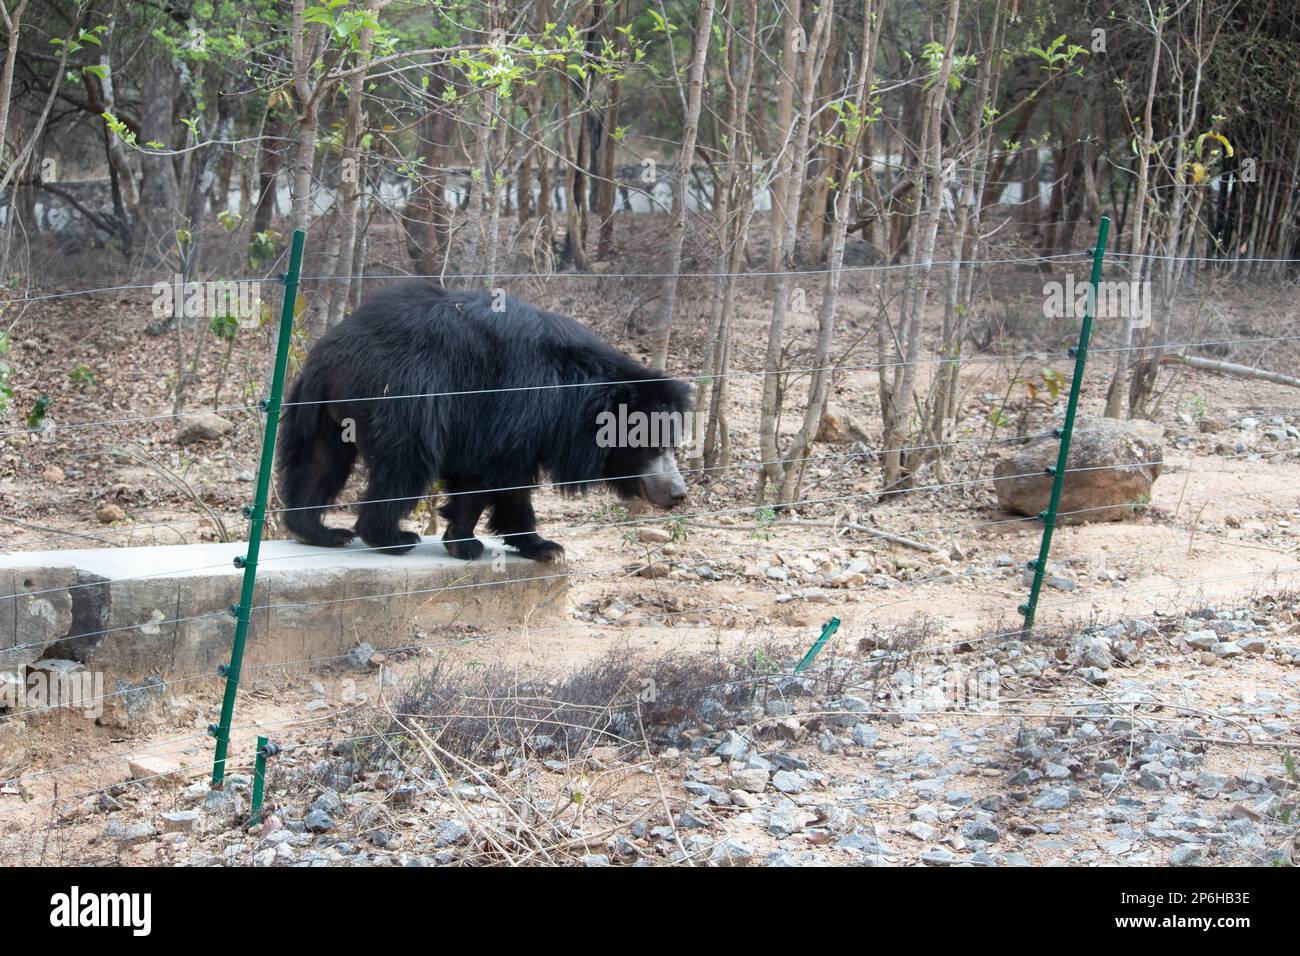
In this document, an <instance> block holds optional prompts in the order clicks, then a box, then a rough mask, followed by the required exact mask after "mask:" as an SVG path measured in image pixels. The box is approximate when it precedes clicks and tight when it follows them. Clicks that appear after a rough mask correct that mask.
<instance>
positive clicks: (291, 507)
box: [276, 366, 357, 548]
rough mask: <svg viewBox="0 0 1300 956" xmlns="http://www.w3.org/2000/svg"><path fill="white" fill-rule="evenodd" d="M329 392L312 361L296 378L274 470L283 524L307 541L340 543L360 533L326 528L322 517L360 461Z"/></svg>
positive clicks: (310, 542) (338, 545)
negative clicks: (334, 415) (337, 422)
mask: <svg viewBox="0 0 1300 956" xmlns="http://www.w3.org/2000/svg"><path fill="white" fill-rule="evenodd" d="M327 400H328V396H327V395H326V394H325V389H324V388H323V387H322V386H321V384H320V383H319V382H318V378H317V376H315V375H313V374H312V369H311V367H310V366H308V367H307V368H306V369H304V370H303V372H302V374H301V375H299V376H298V380H297V381H296V382H294V383H293V388H291V389H290V390H289V398H288V401H287V402H286V403H285V409H284V414H283V416H282V417H281V419H280V429H279V431H280V435H279V441H278V442H277V448H276V473H277V474H278V476H279V479H280V481H279V484H280V500H281V503H282V505H283V507H284V509H285V510H284V523H285V527H287V528H288V529H289V532H290V533H291V534H292V535H293V536H294V537H295V538H297V539H298V540H299V541H301V542H303V543H304V544H315V545H321V546H324V547H334V548H337V547H341V546H343V545H345V544H347V543H348V542H349V541H351V540H352V539H353V538H354V537H356V533H355V532H354V531H353V530H352V529H351V528H327V527H326V526H325V524H324V522H323V521H322V520H321V519H322V518H323V517H324V515H325V513H326V511H327V510H333V509H329V508H328V506H329V505H331V504H333V503H334V499H335V498H336V497H338V494H339V492H340V491H342V490H343V486H344V485H345V484H347V480H348V475H350V474H351V473H352V465H353V463H354V462H355V461H356V454H357V452H356V445H355V444H353V443H352V442H351V441H349V440H346V439H347V438H348V437H349V436H346V435H344V434H343V433H342V432H341V431H340V430H339V429H338V428H336V427H334V425H333V421H332V419H331V418H330V415H329V411H328V406H326V405H325V402H326V401H327Z"/></svg>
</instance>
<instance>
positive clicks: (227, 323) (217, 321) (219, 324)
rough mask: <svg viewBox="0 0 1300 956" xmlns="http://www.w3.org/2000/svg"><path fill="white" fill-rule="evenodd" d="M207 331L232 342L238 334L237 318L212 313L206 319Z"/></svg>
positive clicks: (224, 340)
mask: <svg viewBox="0 0 1300 956" xmlns="http://www.w3.org/2000/svg"><path fill="white" fill-rule="evenodd" d="M208 331H209V332H211V333H212V334H213V335H215V336H216V337H217V338H219V339H221V340H222V341H223V342H233V341H234V339H235V337H236V336H237V335H239V318H238V316H234V315H214V316H213V317H212V318H211V319H209V320H208Z"/></svg>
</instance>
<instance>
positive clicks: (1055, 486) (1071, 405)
mask: <svg viewBox="0 0 1300 956" xmlns="http://www.w3.org/2000/svg"><path fill="white" fill-rule="evenodd" d="M1109 233H1110V219H1109V218H1107V217H1106V216H1102V217H1101V222H1100V223H1098V225H1097V244H1096V245H1095V246H1094V247H1093V249H1092V278H1091V279H1090V280H1089V282H1088V304H1087V308H1086V309H1085V310H1084V313H1083V324H1082V325H1081V326H1079V344H1078V345H1077V346H1075V347H1074V348H1072V349H1070V355H1072V356H1073V357H1074V377H1073V378H1072V379H1071V380H1070V398H1069V401H1067V402H1066V406H1065V423H1064V424H1063V425H1062V426H1061V427H1060V428H1058V429H1056V435H1057V437H1058V438H1060V440H1061V448H1060V451H1059V452H1058V453H1057V456H1056V464H1055V465H1054V466H1051V467H1049V468H1048V469H1047V473H1048V474H1049V475H1051V476H1052V496H1051V498H1050V499H1049V500H1048V504H1047V510H1046V511H1043V512H1040V513H1039V515H1038V518H1039V520H1040V521H1042V522H1043V540H1042V541H1041V542H1040V544H1039V546H1038V558H1037V560H1034V561H1030V562H1029V565H1028V567H1029V569H1030V570H1031V571H1033V572H1034V581H1033V584H1031V585H1030V587H1029V600H1028V601H1026V602H1025V603H1024V604H1022V605H1020V607H1019V608H1018V609H1017V610H1019V611H1020V613H1021V614H1023V615H1024V617H1025V626H1024V630H1025V632H1026V633H1028V632H1029V631H1031V630H1032V629H1033V626H1034V615H1035V614H1036V613H1037V611H1038V595H1039V593H1040V592H1041V591H1042V589H1043V577H1044V575H1046V574H1047V556H1048V554H1049V552H1050V551H1051V547H1052V532H1053V531H1054V530H1056V512H1057V509H1058V508H1059V507H1060V504H1061V486H1062V485H1063V484H1064V482H1065V470H1066V465H1067V463H1068V462H1069V460H1070V438H1071V436H1072V435H1073V434H1074V418H1075V413H1076V412H1077V411H1078V408H1079V392H1080V390H1081V389H1082V387H1083V370H1084V366H1085V365H1086V364H1087V362H1088V340H1089V339H1090V338H1091V337H1092V320H1093V317H1094V316H1095V315H1096V309H1097V284H1098V283H1099V282H1101V260H1102V257H1103V256H1104V255H1105V253H1106V236H1107V235H1108V234H1109Z"/></svg>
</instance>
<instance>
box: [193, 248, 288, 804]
mask: <svg viewBox="0 0 1300 956" xmlns="http://www.w3.org/2000/svg"><path fill="white" fill-rule="evenodd" d="M303 239H304V236H303V232H302V230H301V229H297V230H295V231H294V234H293V245H292V247H291V249H290V252H289V271H288V272H286V273H285V274H284V276H283V277H282V278H283V279H284V304H283V305H282V306H281V308H280V331H279V338H278V339H277V341H276V346H275V371H274V372H273V373H272V374H271V395H270V397H269V398H267V399H265V400H264V401H263V402H262V403H261V404H262V407H263V408H264V409H265V411H266V431H265V433H264V434H263V436H262V464H261V467H260V468H259V469H258V472H257V492H256V497H255V498H254V499H253V506H252V507H251V508H245V509H244V514H245V515H247V516H248V518H249V524H248V553H247V555H246V556H244V557H241V558H235V567H237V568H243V569H244V585H243V589H242V590H241V591H240V594H239V603H238V604H232V605H231V606H230V613H231V614H232V615H233V616H234V618H235V640H234V645H233V646H232V648H231V651H230V663H229V664H227V665H224V666H223V667H222V668H221V672H222V673H223V674H224V675H225V678H226V694H225V697H223V698H222V701H221V722H220V723H217V724H213V725H212V726H211V727H209V728H208V732H209V733H211V734H212V735H213V736H214V737H216V738H217V752H216V755H215V756H214V757H213V761H212V787H213V789H214V790H215V789H216V788H218V787H220V786H221V780H222V778H223V777H225V775H226V754H227V753H228V752H229V750H230V721H231V719H232V718H233V717H234V713H235V691H237V690H238V689H239V670H240V667H242V666H243V663H244V641H245V640H246V639H247V638H248V616H249V612H250V610H251V608H252V606H253V589H254V587H255V586H256V584H257V554H258V551H259V550H260V549H261V546H262V526H263V525H264V524H265V523H266V498H267V495H268V494H269V493H270V489H271V462H272V459H273V458H274V457H275V432H276V429H277V427H278V426H279V424H280V401H281V398H282V396H283V395H284V374H285V369H286V367H287V366H288V364H289V341H290V339H291V338H292V336H293V312H294V303H295V302H296V300H297V298H298V276H299V274H300V273H301V271H302V244H303Z"/></svg>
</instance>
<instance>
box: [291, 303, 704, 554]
mask: <svg viewBox="0 0 1300 956" xmlns="http://www.w3.org/2000/svg"><path fill="white" fill-rule="evenodd" d="M494 303H496V304H498V306H500V304H501V303H504V310H503V311H494V310H493V308H492V306H493V304H494ZM620 404H624V405H626V406H627V408H628V409H629V410H637V411H642V412H645V413H656V412H676V413H678V414H682V413H685V412H687V411H688V410H689V407H690V389H689V386H687V385H686V384H685V383H684V382H681V381H679V380H676V379H670V378H666V377H665V376H664V374H663V373H662V372H658V371H655V370H652V369H649V368H646V367H645V366H643V365H641V364H639V363H637V362H635V361H633V360H632V359H630V358H628V357H627V356H626V355H623V354H622V353H621V352H619V351H617V350H616V349H614V348H612V347H610V346H609V345H607V344H606V343H605V342H604V341H602V340H601V339H600V338H599V337H598V336H596V335H595V334H593V333H592V332H590V331H589V330H588V329H586V328H584V327H583V326H582V325H580V324H579V323H577V322H576V321H574V320H573V319H570V318H568V317H566V316H563V315H557V314H555V313H551V312H545V311H542V310H540V309H536V308H533V307H532V306H529V305H527V304H525V303H522V302H519V301H517V300H515V299H512V298H509V297H497V296H494V294H493V293H488V292H460V291H453V290H445V289H443V288H442V287H440V286H438V285H437V284H435V283H432V282H428V281H423V280H404V281H401V282H398V283H395V284H393V285H390V286H388V287H386V288H384V289H382V290H380V291H379V292H377V293H375V294H374V295H372V296H369V297H368V298H366V299H365V301H363V302H362V303H361V305H360V306H359V307H358V308H357V309H356V311H355V312H353V313H352V314H351V315H350V316H348V317H347V318H346V319H344V320H343V321H342V322H340V323H339V324H338V325H336V326H334V327H333V328H331V329H330V330H329V331H328V332H326V334H325V335H324V336H322V337H321V339H320V340H319V341H318V342H317V343H316V344H315V345H314V346H313V347H312V349H311V351H310V353H309V355H308V358H307V361H306V363H305V365H304V368H303V370H302V373H301V374H300V375H299V376H298V379H297V381H295V382H294V384H293V388H292V389H291V390H290V392H289V396H288V401H287V402H286V404H285V408H284V415H283V418H282V420H281V422H280V435H279V447H278V461H277V469H278V475H279V490H280V497H281V500H282V504H283V506H284V509H285V510H284V517H285V524H286V525H287V526H288V528H289V531H290V532H291V533H292V534H293V535H294V537H296V538H297V539H299V540H300V541H302V542H304V543H307V544H313V545H323V546H330V547H339V546H342V545H344V544H347V543H348V542H349V541H351V540H352V539H353V538H354V537H355V536H357V535H359V536H360V537H361V538H362V540H363V541H365V543H366V544H367V545H368V546H370V547H371V548H375V549H378V550H383V551H386V552H390V553H395V554H400V553H403V552H405V551H409V550H410V549H411V548H412V547H413V546H414V545H415V544H416V543H418V541H419V536H418V535H416V534H414V533H413V532H409V531H404V530H402V528H401V526H400V522H401V520H402V519H403V518H404V517H406V516H407V515H408V514H410V513H411V511H412V510H413V509H414V507H415V505H416V504H417V502H418V500H419V499H420V498H421V497H422V496H426V495H428V494H429V493H430V491H431V489H433V487H434V483H435V481H437V482H440V486H439V489H438V490H439V491H440V492H441V493H442V494H444V495H445V496H446V503H445V504H444V505H443V507H442V508H441V509H440V511H441V513H442V515H443V516H444V517H445V518H446V520H447V530H446V532H445V533H444V535H443V542H444V544H445V546H446V548H447V550H448V551H449V552H450V553H452V554H453V555H455V556H457V557H460V558H464V559H467V560H472V559H474V558H476V557H478V556H479V555H480V554H481V553H482V551H483V544H482V542H480V541H478V540H477V539H476V538H475V537H474V527H475V525H476V524H477V522H478V519H479V517H480V516H481V515H482V514H483V512H484V511H485V510H486V511H488V512H489V513H490V514H489V527H490V528H491V530H492V531H494V532H495V533H497V534H499V535H502V536H503V537H504V540H505V541H506V543H507V544H509V545H510V546H512V547H513V548H515V549H516V550H517V551H518V552H519V553H520V554H521V555H523V556H525V557H528V558H532V559H534V560H541V561H548V560H560V559H562V558H563V555H564V551H563V548H561V547H560V546H559V545H558V544H555V543H554V542H551V541H547V540H546V539H544V538H542V537H541V536H540V535H538V534H537V531H536V521H535V518H534V515H533V507H532V501H531V495H532V489H531V487H530V486H534V485H536V484H538V482H539V481H540V479H541V478H542V477H543V476H545V477H546V478H548V479H549V480H550V481H551V482H553V483H555V484H556V485H557V487H558V489H559V490H560V491H561V492H562V493H565V494H569V495H575V494H581V493H584V492H585V491H586V490H587V489H588V488H590V487H591V486H593V485H597V484H605V485H607V486H609V487H611V488H612V489H613V490H614V491H615V492H616V493H617V494H618V495H619V496H620V497H622V498H624V499H631V498H636V497H638V496H643V495H642V491H643V486H641V485H640V484H639V479H638V477H637V476H639V475H642V474H644V473H645V472H646V471H647V468H648V467H649V466H650V463H651V461H652V460H654V459H655V457H656V456H657V455H659V454H661V452H660V450H659V449H657V448H655V447H645V448H624V447H613V448H603V447H600V446H599V445H598V443H597V441H596V433H597V430H598V426H597V416H598V415H599V413H601V412H602V411H615V410H616V409H617V407H618V406H619V405H620ZM349 419H351V430H352V433H353V436H354V437H355V441H345V440H344V439H345V437H349V436H347V434H346V432H345V427H346V426H348V425H349V422H348V420H349ZM358 455H360V457H361V458H362V459H363V460H364V461H365V464H366V470H367V473H368V477H369V484H368V486H367V487H366V489H365V491H364V493H363V494H362V502H363V503H362V504H360V505H359V506H358V518H357V522H356V527H355V529H344V528H331V527H326V526H325V525H324V524H323V523H322V521H321V518H322V516H323V514H324V511H325V510H326V508H327V507H328V506H330V505H332V504H333V502H334V500H335V498H336V497H337V496H338V494H339V493H340V492H341V491H342V490H343V486H344V485H345V484H346V482H347V480H348V476H349V475H350V474H351V472H352V469H353V466H354V465H355V464H356V460H357V456H358Z"/></svg>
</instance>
